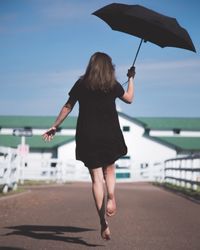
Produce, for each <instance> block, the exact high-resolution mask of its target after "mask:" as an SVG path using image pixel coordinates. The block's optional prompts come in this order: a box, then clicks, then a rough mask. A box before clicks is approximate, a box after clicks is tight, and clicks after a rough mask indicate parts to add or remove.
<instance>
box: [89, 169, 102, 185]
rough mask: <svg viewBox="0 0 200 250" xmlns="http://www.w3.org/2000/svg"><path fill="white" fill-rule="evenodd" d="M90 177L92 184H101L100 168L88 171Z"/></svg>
mask: <svg viewBox="0 0 200 250" xmlns="http://www.w3.org/2000/svg"><path fill="white" fill-rule="evenodd" d="M89 172H90V176H91V179H92V182H93V183H103V182H104V175H103V170H102V168H95V169H90V171H89Z"/></svg>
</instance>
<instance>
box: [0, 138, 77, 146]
mask: <svg viewBox="0 0 200 250" xmlns="http://www.w3.org/2000/svg"><path fill="white" fill-rule="evenodd" d="M73 140H74V136H66V135H65V136H60V135H56V136H55V137H54V138H53V140H52V141H50V142H45V141H44V140H43V139H42V137H41V136H39V135H34V136H32V137H26V144H28V145H29V146H30V148H32V149H51V148H56V147H58V146H60V145H63V144H66V143H69V142H71V141H73ZM19 144H21V138H20V137H19V136H13V135H0V146H3V147H11V148H17V146H18V145H19Z"/></svg>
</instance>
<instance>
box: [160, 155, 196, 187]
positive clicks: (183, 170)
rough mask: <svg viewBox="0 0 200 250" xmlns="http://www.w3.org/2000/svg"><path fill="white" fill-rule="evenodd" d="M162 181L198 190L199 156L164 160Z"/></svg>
mask: <svg viewBox="0 0 200 250" xmlns="http://www.w3.org/2000/svg"><path fill="white" fill-rule="evenodd" d="M164 179H165V182H169V183H172V184H175V185H178V186H181V187H186V188H192V189H194V190H196V189H198V188H200V155H193V156H188V157H182V158H174V159H169V160H166V161H165V162H164Z"/></svg>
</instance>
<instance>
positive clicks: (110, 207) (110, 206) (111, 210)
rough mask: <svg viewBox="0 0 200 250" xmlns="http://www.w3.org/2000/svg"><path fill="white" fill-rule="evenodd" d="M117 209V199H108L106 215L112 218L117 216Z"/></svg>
mask: <svg viewBox="0 0 200 250" xmlns="http://www.w3.org/2000/svg"><path fill="white" fill-rule="evenodd" d="M116 209H117V207H116V202H115V197H113V198H112V199H110V198H108V201H107V206H106V214H107V215H108V216H109V217H111V216H113V215H115V213H116Z"/></svg>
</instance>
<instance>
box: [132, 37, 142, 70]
mask: <svg viewBox="0 0 200 250" xmlns="http://www.w3.org/2000/svg"><path fill="white" fill-rule="evenodd" d="M142 42H143V39H141V40H140V44H139V47H138V49H137V52H136V55H135V59H134V61H133V65H132V66H134V65H135V61H136V59H137V56H138V53H139V51H140V48H141V45H142Z"/></svg>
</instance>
